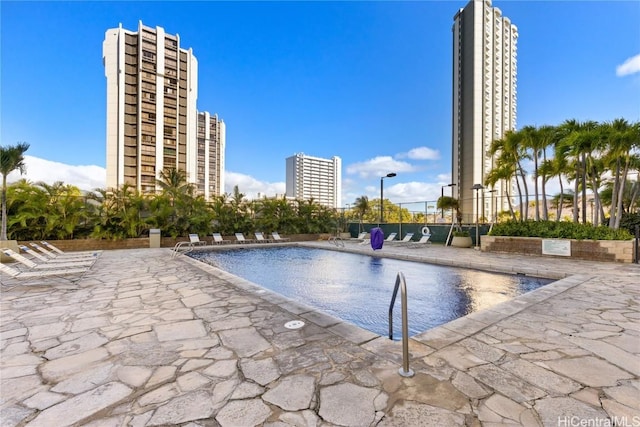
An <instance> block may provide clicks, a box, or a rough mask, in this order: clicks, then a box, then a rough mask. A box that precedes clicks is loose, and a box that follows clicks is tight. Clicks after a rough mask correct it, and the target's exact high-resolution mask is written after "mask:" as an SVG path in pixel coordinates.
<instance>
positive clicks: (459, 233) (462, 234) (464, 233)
mask: <svg viewBox="0 0 640 427" xmlns="http://www.w3.org/2000/svg"><path fill="white" fill-rule="evenodd" d="M469 236H470V234H469V232H468V231H454V232H453V237H469Z"/></svg>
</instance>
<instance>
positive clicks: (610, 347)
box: [0, 242, 640, 427]
mask: <svg viewBox="0 0 640 427" xmlns="http://www.w3.org/2000/svg"><path fill="white" fill-rule="evenodd" d="M305 245H307V246H319V247H323V248H330V247H331V246H330V245H329V243H327V242H317V243H307V244H305ZM345 246H346V247H345V248H336V247H333V249H340V250H348V251H355V252H365V253H369V254H370V253H371V252H372V251H371V249H370V248H367V247H366V246H362V245H358V244H356V243H351V242H348V243H347V244H346V245H345ZM376 254H377V255H381V256H393V257H398V258H405V259H413V260H422V261H429V262H434V263H440V264H447V265H460V266H466V267H472V268H481V269H487V270H491V271H506V272H518V273H527V274H535V275H538V276H542V277H549V278H554V279H558V278H559V279H560V280H558V281H556V282H554V283H552V284H550V285H548V286H545V287H543V288H540V289H538V290H536V291H533V292H530V293H528V294H526V295H523V296H521V297H519V298H517V299H515V300H512V301H509V302H506V303H501V304H499V305H496V306H494V307H493V308H491V309H488V310H484V311H481V312H477V313H474V314H471V315H469V316H467V317H464V318H461V319H458V320H456V321H453V322H451V323H448V324H445V325H443V326H440V327H437V328H434V329H431V330H429V331H426V332H424V333H422V334H420V335H418V336H416V337H414V339H412V340H411V342H410V353H411V369H412V370H414V371H415V373H416V375H415V376H413V377H410V378H405V377H402V376H400V375H399V373H398V371H399V369H400V368H401V366H402V364H401V360H402V348H401V347H402V346H401V343H400V342H393V341H390V340H388V339H387V338H386V337H379V336H377V335H374V334H373V333H371V332H368V331H365V330H362V329H360V328H357V327H355V326H353V325H350V324H348V323H344V322H342V321H341V320H340V319H336V318H333V317H331V316H328V315H326V314H323V313H320V312H317V311H315V310H313V309H312V308H310V307H307V306H305V305H303V304H300V303H297V302H293V301H291V300H288V299H287V298H284V297H282V296H280V295H277V294H274V293H272V292H270V291H266V290H263V289H261V288H260V287H258V286H256V285H254V284H251V283H249V282H247V281H244V280H242V279H239V278H237V277H235V276H232V275H230V274H228V273H225V272H222V271H220V270H217V269H215V268H213V267H211V266H208V265H204V264H202V263H199V262H197V261H195V260H192V259H190V258H188V257H185V256H181V257H178V258H174V259H172V258H170V257H169V250H168V249H142V250H116V251H104V252H103V253H102V254H101V255H100V257H99V259H98V260H97V262H96V263H95V264H94V266H93V267H92V268H91V270H90V271H89V272H87V273H86V274H84V275H83V276H82V277H75V278H74V277H71V278H67V279H64V278H56V277H49V278H46V279H31V280H29V281H19V280H16V279H7V276H0V280H1V281H2V286H1V290H2V293H1V297H2V298H1V306H0V309H1V312H0V316H1V318H0V320H1V323H0V332H1V341H0V350H1V354H0V356H1V359H0V379H1V383H0V387H1V388H0V405H1V407H0V410H1V412H0V422H1V425H2V426H3V427H4V426H46V427H62V426H80V425H83V426H84V425H86V426H94V427H98V426H100V427H102V426H104V427H107V426H132V427H138V426H172V425H184V426H189V427H195V426H203V427H204V426H207V427H208V426H223V427H226V426H254V425H267V426H329V425H340V426H372V425H378V426H503V425H504V426H506V425H525V426H582V425H584V426H587V425H588V426H608V425H620V426H640V399H639V396H640V379H639V378H640V267H639V266H638V265H621V264H601V263H594V262H580V261H568V260H566V259H561V258H547V257H544V258H543V257H525V256H512V255H497V254H488V253H481V252H478V251H474V250H473V249H454V248H445V247H441V246H437V245H424V246H421V247H414V248H412V249H408V248H407V247H405V246H402V245H399V244H395V245H385V247H384V249H383V250H382V251H378V252H376ZM300 320H301V321H304V322H305V325H304V326H303V327H301V328H299V329H288V328H286V327H285V324H287V323H288V322H290V321H300ZM588 423H590V424H588Z"/></svg>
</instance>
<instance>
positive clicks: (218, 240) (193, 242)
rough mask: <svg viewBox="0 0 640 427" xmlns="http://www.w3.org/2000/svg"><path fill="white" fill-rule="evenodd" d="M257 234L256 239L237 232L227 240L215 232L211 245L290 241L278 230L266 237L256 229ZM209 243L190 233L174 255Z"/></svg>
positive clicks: (178, 245)
mask: <svg viewBox="0 0 640 427" xmlns="http://www.w3.org/2000/svg"><path fill="white" fill-rule="evenodd" d="M253 234H254V235H255V239H247V238H245V237H244V234H243V233H235V237H236V240H226V239H223V237H222V235H221V234H220V233H213V235H212V236H213V240H212V241H211V245H222V244H228V243H236V244H244V243H274V242H288V241H289V239H288V238H286V237H280V234H278V232H277V231H274V232H273V233H271V236H272V238H270V239H269V238H266V237H265V236H264V233H262V232H260V231H256V232H255V233H253ZM203 245H209V243H208V242H207V241H205V240H200V236H199V235H197V234H189V240H188V241H186V242H178V243H176V245H175V246H174V247H173V254H172V256H177V255H179V254H181V253H186V252H190V251H192V250H193V248H195V247H197V246H203Z"/></svg>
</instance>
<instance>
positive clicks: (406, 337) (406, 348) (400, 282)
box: [389, 272, 414, 377]
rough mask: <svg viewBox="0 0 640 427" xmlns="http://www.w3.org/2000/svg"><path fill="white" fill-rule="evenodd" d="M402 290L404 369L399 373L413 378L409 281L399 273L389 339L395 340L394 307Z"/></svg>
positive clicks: (394, 290) (390, 316)
mask: <svg viewBox="0 0 640 427" xmlns="http://www.w3.org/2000/svg"><path fill="white" fill-rule="evenodd" d="M398 288H400V298H401V300H402V368H400V370H399V371H398V373H399V374H400V375H402V376H403V377H412V376H413V375H414V372H413V371H412V370H411V369H409V322H408V316H407V281H406V280H405V279H404V274H402V272H399V273H398V275H397V276H396V284H395V286H394V287H393V296H392V297H391V304H389V339H390V340H392V339H393V306H394V304H395V302H396V296H397V295H398Z"/></svg>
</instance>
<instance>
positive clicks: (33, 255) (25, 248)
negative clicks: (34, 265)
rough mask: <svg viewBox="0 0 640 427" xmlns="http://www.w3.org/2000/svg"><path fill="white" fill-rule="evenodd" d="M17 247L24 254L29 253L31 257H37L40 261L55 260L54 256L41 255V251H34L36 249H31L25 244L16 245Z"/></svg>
mask: <svg viewBox="0 0 640 427" xmlns="http://www.w3.org/2000/svg"><path fill="white" fill-rule="evenodd" d="M18 247H19V248H20V250H21V251H22V252H24V253H26V254H29V255H31V256H32V257H33V258H36V259H38V260H40V261H56V259H55V258H48V257H46V256H44V255H42V254H41V253H39V252H36V251H34V250H33V249H31V248H29V247H27V246H25V245H20V246H18Z"/></svg>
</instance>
